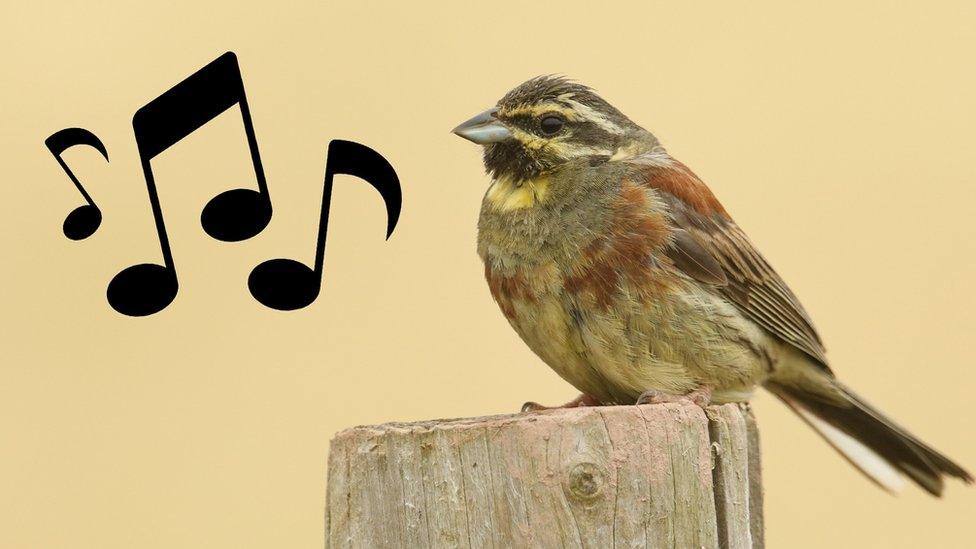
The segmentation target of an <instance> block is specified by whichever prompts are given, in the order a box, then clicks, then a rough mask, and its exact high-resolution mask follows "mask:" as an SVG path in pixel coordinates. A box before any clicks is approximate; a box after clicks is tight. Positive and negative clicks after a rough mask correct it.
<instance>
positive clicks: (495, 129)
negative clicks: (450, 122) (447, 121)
mask: <svg viewBox="0 0 976 549" xmlns="http://www.w3.org/2000/svg"><path fill="white" fill-rule="evenodd" d="M497 113H498V109H497V108H491V109H488V110H487V111H485V112H483V113H481V114H479V115H478V116H475V117H474V118H471V119H469V120H466V121H465V122H463V123H462V124H461V125H460V126H458V127H456V128H454V129H453V130H452V131H453V132H454V134H455V135H458V136H460V137H463V138H465V139H467V140H468V141H471V142H472V143H477V144H479V145H487V144H489V143H498V142H499V141H504V140H506V139H508V138H509V137H512V132H511V131H509V129H508V128H506V127H505V125H504V124H502V123H501V121H500V120H498V118H497V117H496V116H495V115H496V114H497Z"/></svg>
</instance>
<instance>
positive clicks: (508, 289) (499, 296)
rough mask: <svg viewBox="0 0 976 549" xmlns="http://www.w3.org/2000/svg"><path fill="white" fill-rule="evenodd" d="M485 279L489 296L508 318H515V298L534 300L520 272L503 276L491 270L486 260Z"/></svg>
mask: <svg viewBox="0 0 976 549" xmlns="http://www.w3.org/2000/svg"><path fill="white" fill-rule="evenodd" d="M485 279H486V280H487V281H488V290H489V291H491V296H492V297H493V298H495V301H496V302H497V303H498V306H499V307H500V308H501V310H502V314H504V315H505V318H507V319H509V320H512V319H514V318H515V304H514V301H515V300H517V299H524V300H527V301H535V294H533V293H532V290H531V288H529V284H528V283H527V282H526V280H525V275H524V274H522V272H516V273H515V274H513V275H512V276H504V275H501V274H498V273H495V272H493V271H492V270H491V265H489V264H488V263H487V262H486V263H485Z"/></svg>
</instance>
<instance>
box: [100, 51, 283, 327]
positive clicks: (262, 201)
mask: <svg viewBox="0 0 976 549" xmlns="http://www.w3.org/2000/svg"><path fill="white" fill-rule="evenodd" d="M234 105H239V106H240V109H241V118H242V120H243V122H244V134H245V135H246V136H247V147H248V150H249V151H250V153H251V162H252V163H253V164H254V175H255V177H256V178H257V183H258V189H257V190H256V191H255V190H253V189H246V188H237V189H231V190H229V191H225V192H223V193H221V194H219V195H217V196H215V197H214V198H213V199H211V200H210V202H208V203H207V205H206V207H204V209H203V213H202V214H201V216H200V222H201V224H202V225H203V230H204V231H206V232H207V234H209V235H210V236H212V237H214V238H216V239H217V240H223V241H227V242H234V241H239V240H246V239H248V238H251V237H252V236H254V235H256V234H258V233H259V232H261V231H262V230H263V229H264V228H265V227H266V226H267V225H268V222H269V221H270V220H271V198H270V195H269V194H268V185H267V182H266V181H265V178H264V169H263V168H262V166H261V156H260V154H259V153H258V143H257V138H256V137H255V135H254V125H253V124H252V122H251V111H250V109H249V108H248V105H247V96H246V95H245V94H244V82H243V80H242V79H241V72H240V68H239V67H238V64H237V56H236V55H234V53H233V52H227V53H225V54H223V55H221V56H220V57H218V58H217V59H215V60H213V61H212V62H211V63H210V64H208V65H207V66H205V67H203V68H202V69H200V70H199V71H197V72H195V73H193V74H191V75H190V76H188V77H187V78H186V79H185V80H183V81H182V82H180V83H179V84H177V85H175V86H173V87H172V88H170V89H169V90H167V91H166V92H165V93H163V94H162V95H160V96H159V97H157V98H156V99H153V100H152V101H150V102H149V103H147V104H146V105H145V106H143V107H142V108H140V109H139V110H138V111H136V114H135V115H134V116H133V117H132V129H133V131H134V132H135V138H136V145H137V146H138V149H139V159H140V161H141V163H142V172H143V175H144V176H145V179H146V188H147V190H148V191H149V204H150V206H151V207H152V213H153V221H154V223H155V226H156V233H157V235H158V236H159V247H160V250H161V252H162V256H163V264H162V265H159V264H156V263H141V264H139V265H132V266H131V267H127V268H126V269H124V270H123V271H122V272H120V273H119V274H117V275H115V278H113V279H112V281H111V282H110V283H109V285H108V302H109V304H110V305H112V307H113V308H114V309H115V310H116V311H118V312H120V313H122V314H124V315H129V316H145V315H151V314H153V313H157V312H159V311H161V310H163V309H164V308H166V306H167V305H169V304H170V303H171V302H172V301H173V299H175V298H176V294H177V292H178V291H179V280H178V279H177V276H176V265H175V264H174V262H173V250H172V248H170V245H169V237H168V236H167V234H166V224H165V222H164V221H163V211H162V208H161V206H160V203H159V193H158V192H157V190H156V180H155V178H154V177H153V171H152V164H151V161H152V159H153V158H155V157H156V156H157V155H159V154H160V153H162V152H163V151H165V150H166V149H168V148H169V147H171V146H172V145H174V144H176V143H178V142H179V141H181V140H182V139H183V138H185V137H186V136H188V135H190V134H191V133H193V132H194V131H196V130H197V129H199V128H200V127H202V126H203V125H205V124H206V123H207V122H210V121H211V120H213V119H214V118H216V117H217V116H218V115H220V114H221V113H223V112H224V111H226V110H227V109H229V108H231V107H233V106H234Z"/></svg>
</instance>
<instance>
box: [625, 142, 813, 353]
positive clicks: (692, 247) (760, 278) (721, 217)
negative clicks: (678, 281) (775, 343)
mask: <svg viewBox="0 0 976 549" xmlns="http://www.w3.org/2000/svg"><path fill="white" fill-rule="evenodd" d="M638 158H639V157H638ZM634 164H635V166H640V169H639V170H638V171H637V172H636V173H637V174H639V177H640V178H642V179H643V182H644V183H645V184H646V185H648V186H650V187H652V188H654V189H655V190H656V191H657V192H658V193H659V195H660V196H661V197H662V198H663V199H664V201H665V202H666V203H667V204H668V206H669V207H670V209H671V214H672V216H673V219H674V225H675V230H674V233H673V238H672V241H671V245H670V247H669V248H668V249H667V250H666V252H667V255H668V257H670V258H671V260H672V261H673V263H674V266H675V267H676V268H678V269H679V270H681V271H682V272H684V273H685V274H686V275H688V276H689V277H691V278H693V279H695V280H697V281H699V282H701V283H703V284H705V285H706V286H708V287H711V288H713V289H714V291H716V292H718V293H719V294H720V295H722V296H723V297H724V298H725V299H727V300H728V301H729V302H731V303H732V304H733V305H735V306H736V308H738V309H739V310H740V311H741V312H742V313H743V314H745V315H747V316H748V317H749V318H751V319H752V320H753V321H754V322H756V323H757V324H759V325H760V326H762V327H763V328H765V329H766V330H767V331H769V332H770V333H772V334H774V335H775V336H777V337H778V338H780V339H782V340H783V341H785V342H787V343H790V344H791V345H793V346H794V347H796V348H797V349H799V350H801V351H803V352H804V353H806V354H807V355H809V356H810V357H812V358H814V359H815V360H816V361H817V362H818V363H819V364H820V365H821V366H823V368H824V370H826V371H828V372H829V371H830V370H829V368H828V367H827V358H826V351H825V349H824V346H823V343H822V342H821V340H820V336H819V335H817V331H816V329H815V328H814V326H813V322H812V321H811V320H810V317H809V315H807V313H806V311H805V310H804V309H803V306H802V305H800V301H799V300H798V299H797V298H796V296H795V295H793V292H792V291H790V289H789V287H787V286H786V283H785V282H783V279H782V278H780V276H779V275H778V274H777V273H776V271H775V270H773V268H772V267H771V266H770V265H769V263H768V262H767V261H766V260H765V258H763V256H762V255H761V254H760V253H759V252H758V251H757V250H756V248H755V246H753V245H752V243H751V242H750V241H749V238H748V237H747V236H746V235H745V233H744V232H743V231H742V229H740V228H739V227H738V226H737V225H736V224H735V222H734V221H732V219H731V218H729V216H728V214H726V213H725V210H724V209H723V208H722V207H721V204H719V203H718V201H717V200H716V199H715V198H714V196H713V195H712V194H711V192H710V191H709V190H708V188H707V186H705V184H704V183H703V182H702V181H701V180H700V179H698V177H697V176H695V175H694V174H693V173H692V172H691V171H690V170H689V169H688V168H687V167H685V166H684V165H683V164H681V163H680V162H677V161H675V160H671V159H669V162H668V163H663V162H660V161H659V160H658V161H657V162H656V165H653V166H651V165H647V163H643V162H634ZM662 182H663V183H664V184H661V183H662ZM679 183H680V184H679ZM682 194H687V195H688V196H689V197H694V198H695V200H685V199H683V198H684V197H682V196H681V195H682ZM702 196H705V197H706V198H707V199H702V198H701V197H702Z"/></svg>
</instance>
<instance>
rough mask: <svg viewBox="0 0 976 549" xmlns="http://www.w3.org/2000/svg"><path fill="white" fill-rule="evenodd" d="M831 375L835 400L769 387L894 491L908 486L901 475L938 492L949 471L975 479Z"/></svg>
mask: <svg viewBox="0 0 976 549" xmlns="http://www.w3.org/2000/svg"><path fill="white" fill-rule="evenodd" d="M831 381H832V382H833V383H832V384H833V385H834V387H835V388H836V389H837V392H838V393H839V394H840V398H838V399H836V400H834V401H830V400H828V399H824V398H823V397H821V396H818V395H816V394H814V393H811V392H807V391H804V390H803V389H802V388H798V387H796V386H793V385H785V384H779V383H776V382H772V381H771V382H767V384H766V387H767V389H769V390H770V391H772V393H773V394H775V395H776V396H778V397H779V398H780V399H781V400H782V401H783V402H785V403H786V405H787V406H789V407H790V408H792V409H793V411H795V412H796V413H797V414H798V415H799V416H800V417H801V418H802V419H803V420H804V421H806V422H807V424H809V425H810V426H811V427H813V428H814V430H816V431H817V432H818V433H819V434H820V435H821V436H822V437H823V438H824V439H825V440H826V441H827V442H828V443H830V445H831V446H833V447H834V448H835V449H836V450H837V451H838V452H840V453H841V455H843V456H844V457H845V458H846V459H847V460H848V461H850V462H851V463H852V464H853V465H854V466H855V467H857V468H858V469H860V470H861V472H863V473H864V474H865V475H866V476H867V477H868V478H870V479H871V480H873V481H874V482H876V483H877V484H878V485H879V486H881V487H882V488H884V489H886V490H888V491H890V492H898V491H900V489H901V488H902V487H903V486H904V480H903V477H902V475H905V476H907V477H908V478H910V479H912V480H913V481H915V482H916V483H917V484H918V485H919V486H921V487H922V488H924V489H925V490H926V491H928V492H929V493H931V494H932V495H934V496H941V495H942V490H943V482H942V478H943V476H945V475H948V476H951V477H956V478H959V479H961V480H963V481H965V482H969V483H972V482H973V477H972V475H970V474H969V473H968V472H967V471H966V470H964V469H963V468H962V467H960V466H959V465H956V464H955V463H953V462H952V460H950V459H949V458H947V457H945V456H943V455H942V454H940V453H939V452H937V451H936V450H934V449H932V448H930V447H929V446H927V445H926V444H925V443H923V442H922V441H920V440H918V439H917V438H915V437H914V436H912V435H911V434H909V433H908V432H907V431H905V430H904V429H903V428H901V427H899V426H898V425H897V424H895V423H894V422H892V421H891V420H890V419H888V418H886V417H885V416H884V415H883V414H881V412H879V411H877V410H876V409H875V408H873V407H871V406H870V405H868V404H867V403H866V402H864V401H863V400H861V398H859V397H858V396H857V395H855V394H854V393H853V392H851V391H850V390H848V389H847V388H845V387H843V386H842V385H840V384H839V383H837V382H836V381H835V380H831Z"/></svg>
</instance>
